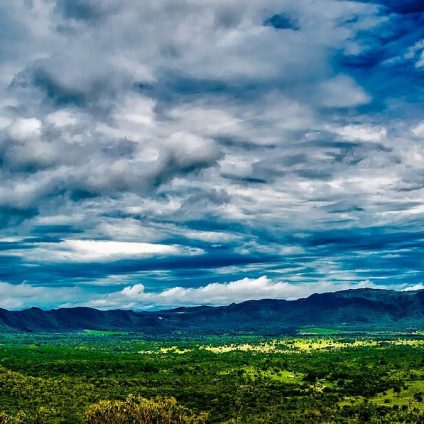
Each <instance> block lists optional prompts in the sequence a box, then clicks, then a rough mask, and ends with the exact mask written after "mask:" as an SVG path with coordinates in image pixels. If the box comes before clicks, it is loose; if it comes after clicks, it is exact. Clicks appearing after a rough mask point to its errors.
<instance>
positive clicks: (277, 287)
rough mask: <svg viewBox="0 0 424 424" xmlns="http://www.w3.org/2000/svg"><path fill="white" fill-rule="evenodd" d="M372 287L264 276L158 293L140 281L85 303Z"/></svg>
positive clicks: (161, 302)
mask: <svg viewBox="0 0 424 424" xmlns="http://www.w3.org/2000/svg"><path fill="white" fill-rule="evenodd" d="M364 287H374V285H373V284H372V283H370V282H368V281H365V282H360V283H348V284H346V283H345V284H337V285H335V284H332V283H330V282H322V283H317V284H290V283H281V282H273V281H272V280H270V279H269V278H267V277H266V276H262V277H259V278H256V279H252V278H243V279H242V280H237V281H231V282H229V283H211V284H208V285H206V286H203V287H197V288H183V287H173V288H171V289H167V290H163V291H161V292H158V293H153V292H146V291H145V288H144V286H143V284H135V285H133V286H128V287H125V288H124V289H122V290H121V291H119V292H114V293H110V294H108V295H106V296H104V297H102V298H99V299H96V300H93V301H91V302H89V303H88V305H90V306H95V307H99V308H116V307H120V308H132V309H140V308H145V307H152V306H156V307H159V306H160V307H174V306H186V305H192V306H194V305H214V306H218V305H228V304H230V303H240V302H244V301H246V300H259V299H298V298H300V297H307V296H309V295H311V294H313V293H324V292H332V291H336V290H346V289H351V288H364Z"/></svg>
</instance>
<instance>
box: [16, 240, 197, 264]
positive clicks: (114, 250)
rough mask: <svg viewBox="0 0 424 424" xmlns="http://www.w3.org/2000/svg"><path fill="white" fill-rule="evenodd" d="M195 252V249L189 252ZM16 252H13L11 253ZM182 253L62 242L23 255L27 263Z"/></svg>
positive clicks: (129, 244) (146, 247)
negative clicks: (32, 261) (27, 260)
mask: <svg viewBox="0 0 424 424" xmlns="http://www.w3.org/2000/svg"><path fill="white" fill-rule="evenodd" d="M192 252H193V253H194V250H193V251H192ZM13 253H16V252H12V254H13ZM178 253H182V249H181V248H179V247H177V246H169V245H163V244H152V243H135V242H119V241H111V240H63V241H60V242H56V243H49V242H48V243H46V242H41V243H36V245H35V247H34V248H33V249H31V250H30V251H23V252H22V254H23V255H24V256H25V257H26V258H27V259H29V260H35V261H45V262H57V261H58V262H108V261H117V260H120V259H134V258H143V257H150V256H165V255H166V256H169V255H176V254H178Z"/></svg>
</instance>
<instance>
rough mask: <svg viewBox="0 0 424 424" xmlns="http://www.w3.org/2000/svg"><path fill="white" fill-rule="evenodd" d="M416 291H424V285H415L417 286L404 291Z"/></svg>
mask: <svg viewBox="0 0 424 424" xmlns="http://www.w3.org/2000/svg"><path fill="white" fill-rule="evenodd" d="M415 290H424V284H423V283H419V284H415V286H411V287H405V288H404V289H403V290H402V291H415Z"/></svg>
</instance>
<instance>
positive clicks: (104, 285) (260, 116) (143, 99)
mask: <svg viewBox="0 0 424 424" xmlns="http://www.w3.org/2000/svg"><path fill="white" fill-rule="evenodd" d="M423 82H424V3H423V2H422V0H402V1H398V0H374V1H372V0H370V1H345V0H278V1H275V0H249V1H241V0H225V1H224V0H210V1H205V0H159V1H158V0H144V1H142V2H140V1H138V0H119V1H118V0H14V1H3V2H0V307H3V308H8V309H23V308H28V307H32V306H37V307H41V308H44V309H49V308H57V307H63V306H65V307H70V306H91V307H97V308H101V309H111V308H131V309H137V310H139V309H157V308H166V307H174V306H182V305H187V306H191V305H199V304H207V305H225V304H229V303H232V302H241V301H244V300H247V299H262V298H285V299H295V298H299V297H304V296H308V295H310V294H312V293H315V292H328V291H336V290H342V289H349V288H359V287H375V288H392V289H397V290H413V289H420V288H424V286H423V283H424V257H423V253H424V226H423V223H424V103H423V100H424V85H423Z"/></svg>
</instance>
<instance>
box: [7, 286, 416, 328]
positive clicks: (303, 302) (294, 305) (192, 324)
mask: <svg viewBox="0 0 424 424" xmlns="http://www.w3.org/2000/svg"><path fill="white" fill-rule="evenodd" d="M305 326H321V327H331V328H346V329H356V330H361V329H364V330H366V329H395V330H399V329H423V328H424V290H418V291H407V292H398V291H394V290H380V289H355V290H344V291H339V292H334V293H323V294H313V295H311V296H309V297H307V298H304V299H298V300H292V301H287V300H280V299H264V300H250V301H246V302H243V303H239V304H231V305H228V306H219V307H212V306H200V307H180V308H175V309H169V310H162V311H149V312H147V311H141V312H136V311H131V310H109V311H102V310H98V309H93V308H85V307H77V308H60V309H53V310H49V311H44V310H42V309H39V308H30V309H25V310H22V311H8V310H6V309H0V331H1V332H6V331H23V332H70V331H74V332H75V331H81V330H86V329H91V330H111V331H129V332H142V333H145V334H152V335H154V334H167V333H173V332H192V333H202V334H205V333H210V334H216V333H234V332H252V333H257V334H278V333H282V334H283V333H285V332H287V331H288V330H290V329H295V328H300V327H305Z"/></svg>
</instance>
